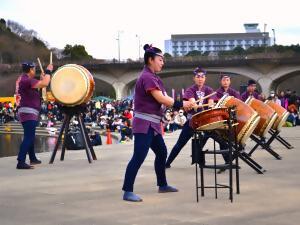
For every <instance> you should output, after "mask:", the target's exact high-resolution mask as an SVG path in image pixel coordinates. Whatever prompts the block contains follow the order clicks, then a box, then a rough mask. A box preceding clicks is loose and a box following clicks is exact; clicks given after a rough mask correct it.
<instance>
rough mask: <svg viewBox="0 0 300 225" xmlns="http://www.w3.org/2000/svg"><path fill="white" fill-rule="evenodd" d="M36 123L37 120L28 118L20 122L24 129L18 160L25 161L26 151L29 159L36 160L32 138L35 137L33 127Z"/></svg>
mask: <svg viewBox="0 0 300 225" xmlns="http://www.w3.org/2000/svg"><path fill="white" fill-rule="evenodd" d="M37 124H38V121H35V120H28V121H25V122H23V123H22V126H23V130H24V138H23V141H22V143H21V145H20V151H19V154H18V161H19V162H25V161H26V155H27V153H28V155H29V159H30V161H34V160H36V159H37V158H36V156H35V152H34V139H35V128H36V126H37Z"/></svg>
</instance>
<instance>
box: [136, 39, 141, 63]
mask: <svg viewBox="0 0 300 225" xmlns="http://www.w3.org/2000/svg"><path fill="white" fill-rule="evenodd" d="M135 36H136V38H137V39H138V52H139V58H138V60H140V58H141V36H140V35H137V34H136V35H135Z"/></svg>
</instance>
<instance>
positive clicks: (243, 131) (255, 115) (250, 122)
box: [238, 111, 260, 143]
mask: <svg viewBox="0 0 300 225" xmlns="http://www.w3.org/2000/svg"><path fill="white" fill-rule="evenodd" d="M257 119H258V121H257ZM259 120H260V116H259V115H258V113H257V112H255V111H254V113H253V115H252V116H251V117H250V118H249V119H248V121H247V123H245V125H244V126H243V128H242V129H241V131H240V132H239V133H238V141H239V142H240V143H245V142H246V140H245V141H243V142H242V140H243V139H244V138H245V137H246V136H245V135H246V134H248V132H250V131H251V130H252V129H251V130H250V128H251V127H252V125H253V126H254V128H253V130H252V132H251V133H253V131H254V130H255V128H256V126H257V125H258V122H259ZM256 121H257V122H256ZM255 122H256V126H255V125H254V123H255ZM249 136H250V135H249Z"/></svg>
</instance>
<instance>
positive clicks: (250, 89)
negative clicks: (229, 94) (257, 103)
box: [241, 80, 261, 102]
mask: <svg viewBox="0 0 300 225" xmlns="http://www.w3.org/2000/svg"><path fill="white" fill-rule="evenodd" d="M250 96H252V97H254V98H256V99H259V100H261V97H260V95H259V93H258V92H257V90H256V82H255V80H248V86H247V90H246V91H245V92H243V93H242V94H241V100H242V101H243V102H245V101H246V100H247V99H248V97H250Z"/></svg>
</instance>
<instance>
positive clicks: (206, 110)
mask: <svg viewBox="0 0 300 225" xmlns="http://www.w3.org/2000/svg"><path fill="white" fill-rule="evenodd" d="M216 109H227V107H218V108H211V109H205V110H202V111H201V112H197V113H195V114H194V115H193V116H192V118H193V117H194V116H196V115H199V114H201V113H204V112H208V111H212V110H216Z"/></svg>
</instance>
